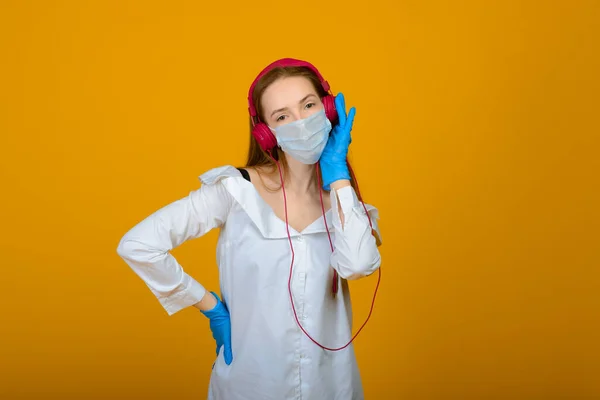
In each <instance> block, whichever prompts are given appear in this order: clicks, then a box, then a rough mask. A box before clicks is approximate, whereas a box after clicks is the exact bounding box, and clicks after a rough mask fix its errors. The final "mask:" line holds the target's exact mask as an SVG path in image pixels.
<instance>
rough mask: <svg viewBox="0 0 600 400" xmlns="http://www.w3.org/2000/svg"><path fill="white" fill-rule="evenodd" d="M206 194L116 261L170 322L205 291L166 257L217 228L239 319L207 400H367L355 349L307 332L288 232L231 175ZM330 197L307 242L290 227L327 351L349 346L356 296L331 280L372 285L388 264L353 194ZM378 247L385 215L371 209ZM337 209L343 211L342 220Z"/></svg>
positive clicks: (299, 272) (312, 323) (303, 292)
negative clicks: (354, 278) (363, 278)
mask: <svg viewBox="0 0 600 400" xmlns="http://www.w3.org/2000/svg"><path fill="white" fill-rule="evenodd" d="M200 181H201V182H202V185H201V187H200V188H199V189H197V190H194V191H192V192H190V194H189V195H188V196H187V197H185V198H182V199H180V200H178V201H175V202H173V203H171V204H169V205H167V206H165V207H163V208H161V209H160V210H158V211H156V212H155V213H153V214H152V215H150V216H149V217H147V218H146V219H144V220H143V221H142V222H140V223H139V224H137V225H136V226H135V227H133V228H132V229H131V230H130V231H129V232H127V234H126V235H125V236H124V237H123V238H122V239H121V242H120V243H119V246H118V249H117V252H118V254H119V255H120V256H121V257H122V258H123V259H124V260H125V262H126V263H127V264H128V265H129V266H130V267H131V268H132V269H133V271H135V273H136V274H137V275H138V276H139V277H140V278H141V279H142V280H143V281H144V282H145V283H146V285H147V286H148V287H149V288H150V290H151V291H152V293H154V295H155V296H156V297H157V299H158V300H159V302H160V303H161V304H162V306H163V307H164V309H165V310H166V312H167V313H168V314H169V315H172V314H174V313H175V312H177V311H179V310H181V309H183V308H185V307H188V306H190V305H192V304H195V303H197V302H198V301H200V300H201V299H202V297H203V296H204V294H205V293H206V289H205V288H204V287H203V286H202V285H201V284H200V283H199V282H198V281H196V280H195V279H194V278H192V277H191V276H190V275H188V274H187V273H186V272H185V271H184V270H183V268H182V267H181V265H180V264H179V263H178V262H177V260H176V259H175V258H174V257H173V256H172V255H171V254H170V253H169V251H170V250H172V249H173V248H175V247H177V246H179V245H181V244H182V243H184V242H185V241H187V240H190V239H194V238H197V237H200V236H202V235H204V234H205V233H207V232H208V231H209V230H211V229H213V228H217V227H219V228H220V234H219V239H218V243H217V263H218V268H219V280H220V289H221V297H222V301H223V303H225V304H226V305H227V308H228V309H229V313H230V318H231V343H232V353H233V362H232V363H231V364H230V365H227V364H226V363H225V360H224V357H223V348H222V347H221V350H220V352H219V355H218V356H217V360H216V361H215V364H214V367H213V370H212V373H211V378H210V385H209V389H208V399H209V400H242V399H243V400H254V399H256V400H259V399H260V400H264V399H273V400H283V399H302V400H323V399H327V400H334V399H337V400H358V399H363V398H364V395H363V389H362V383H361V379H360V375H359V371H358V366H357V363H356V358H355V354H354V349H353V346H352V345H350V346H348V347H346V348H345V349H343V350H340V351H335V352H331V351H326V350H323V349H322V348H320V347H319V346H317V345H316V344H314V343H313V342H312V341H311V340H310V339H309V338H307V337H306V335H305V334H304V333H303V332H302V331H301V330H300V328H299V327H298V325H297V323H296V320H295V318H294V315H293V312H292V308H291V304H290V297H289V292H288V279H289V273H290V263H291V250H290V244H289V239H288V236H287V231H286V223H285V221H283V220H281V219H280V218H279V217H277V216H276V215H275V213H274V212H273V209H272V208H271V207H270V206H269V205H268V204H267V203H266V202H265V201H264V199H263V198H262V197H261V196H260V194H259V193H258V191H257V190H256V188H255V187H254V185H253V184H252V183H251V182H249V181H247V180H246V179H244V177H243V176H242V175H241V173H240V172H239V170H237V169H236V168H235V167H233V166H229V165H226V166H222V167H219V168H214V169H212V170H210V171H208V172H206V173H204V174H203V175H201V176H200ZM337 195H338V197H339V202H340V205H341V209H342V212H343V214H344V226H343V227H342V223H341V220H340V216H339V214H338V212H337V210H338V202H337V199H336V196H335V193H334V191H333V190H332V191H331V192H330V198H331V209H330V210H328V211H327V212H326V213H325V215H326V217H327V222H328V226H329V231H330V234H331V240H332V242H333V245H334V251H333V252H332V251H331V247H330V243H329V239H328V238H327V231H326V228H325V223H324V221H323V217H322V216H321V217H319V218H318V219H317V220H315V221H314V222H313V223H312V224H310V225H309V226H308V227H306V228H305V229H304V230H303V231H302V232H297V231H296V230H294V229H293V228H292V227H289V232H290V236H291V238H292V243H293V246H294V253H295V260H294V266H293V276H292V293H293V297H294V304H295V308H296V312H297V314H298V318H299V320H300V322H301V323H302V326H303V327H304V329H305V330H306V331H307V332H308V333H309V334H310V335H311V336H312V337H313V338H314V339H315V340H316V341H317V342H319V343H321V344H322V345H323V346H326V347H330V348H337V347H341V346H343V345H345V344H346V343H347V342H348V341H349V340H350V338H351V336H352V310H351V304H350V293H349V290H348V284H347V281H346V280H345V279H343V280H341V283H340V285H339V291H338V294H337V296H336V297H333V296H332V295H331V283H332V279H333V270H332V268H331V267H333V268H335V269H336V270H337V271H338V274H339V275H340V277H342V278H347V277H349V276H350V275H353V274H359V275H369V274H371V273H373V272H374V271H375V270H376V269H377V268H379V265H380V263H381V257H380V254H379V251H378V248H377V243H376V240H375V237H374V236H373V234H372V231H371V226H370V225H369V221H368V219H367V215H366V213H365V211H364V208H363V205H362V203H360V201H359V200H358V198H357V196H356V193H355V192H354V189H353V188H352V187H351V186H347V187H344V188H342V189H339V190H337ZM365 206H366V208H367V210H368V211H369V216H370V217H371V221H372V224H373V229H374V230H375V233H376V235H377V236H378V241H380V236H379V235H380V233H379V229H378V227H377V219H378V212H377V209H376V208H374V207H373V206H371V205H368V204H365ZM332 210H335V212H333V211H332Z"/></svg>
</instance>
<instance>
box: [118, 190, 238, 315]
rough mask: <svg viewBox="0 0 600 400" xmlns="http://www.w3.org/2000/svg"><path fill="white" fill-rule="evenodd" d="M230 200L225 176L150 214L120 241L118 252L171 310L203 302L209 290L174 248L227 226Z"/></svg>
mask: <svg viewBox="0 0 600 400" xmlns="http://www.w3.org/2000/svg"><path fill="white" fill-rule="evenodd" d="M231 204H232V200H231V196H230V195H229V193H228V192H227V190H226V189H225V187H224V186H223V184H222V183H221V181H216V182H214V183H210V184H203V185H202V186H201V187H200V188H199V189H197V190H194V191H192V192H190V193H189V195H188V196H186V197H184V198H182V199H179V200H177V201H175V202H173V203H171V204H168V205H166V206H164V207H163V208H161V209H159V210H158V211H156V212H154V213H153V214H151V215H150V216H148V217H146V218H145V219H144V220H143V221H141V222H139V223H138V224H137V225H135V226H134V227H133V228H132V229H131V230H130V231H129V232H127V233H126V234H125V236H123V238H122V239H121V241H120V242H119V245H118V247H117V253H118V254H119V256H121V257H122V258H123V260H124V261H125V262H126V263H127V264H128V265H129V266H130V267H131V269H133V271H134V272H135V273H136V274H137V275H138V276H139V277H140V278H141V279H142V280H143V281H144V283H145V284H146V285H147V286H148V287H149V288H150V290H151V291H152V293H153V294H154V295H155V296H156V298H157V299H158V301H159V302H160V304H161V305H162V306H163V308H164V309H165V311H166V312H167V313H168V314H169V315H172V314H174V313H176V312H177V311H179V310H181V309H183V308H185V307H188V306H191V305H193V304H195V303H197V302H199V301H200V300H201V299H202V297H204V294H205V293H206V289H205V288H204V287H203V286H202V285H201V284H200V283H198V282H197V281H196V280H195V279H194V278H192V277H191V276H190V275H188V274H187V273H186V272H185V271H184V270H183V268H182V267H181V265H180V264H179V263H178V262H177V260H176V259H175V257H173V256H172V255H171V254H170V251H171V250H172V249H174V248H176V247H177V246H179V245H181V244H182V243H184V242H185V241H187V240H191V239H195V238H198V237H200V236H202V235H204V234H205V233H207V232H208V231H210V230H211V229H213V228H216V227H220V226H222V225H223V224H224V223H225V221H226V219H227V215H228V213H229V210H230V208H231Z"/></svg>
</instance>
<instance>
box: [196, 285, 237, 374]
mask: <svg viewBox="0 0 600 400" xmlns="http://www.w3.org/2000/svg"><path fill="white" fill-rule="evenodd" d="M211 293H212V294H213V295H214V296H215V300H216V305H215V306H214V307H213V308H212V309H210V310H202V309H200V312H201V313H202V314H204V315H205V316H206V317H207V318H208V319H209V321H210V330H211V331H212V335H213V338H214V339H215V341H216V342H217V355H219V349H220V348H221V346H224V351H223V355H224V357H225V363H226V364H227V365H229V364H231V362H232V361H233V354H232V352H231V321H230V319H229V310H227V307H226V306H225V304H223V303H222V302H221V299H219V296H217V294H216V293H215V292H211ZM207 295H208V293H207ZM205 297H206V296H205ZM203 300H204V299H203Z"/></svg>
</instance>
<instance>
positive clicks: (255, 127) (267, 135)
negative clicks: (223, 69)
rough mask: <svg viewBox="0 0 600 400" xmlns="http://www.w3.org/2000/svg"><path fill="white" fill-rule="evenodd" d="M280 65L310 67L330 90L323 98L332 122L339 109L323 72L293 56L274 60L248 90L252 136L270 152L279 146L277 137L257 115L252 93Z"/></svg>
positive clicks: (326, 89)
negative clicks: (264, 77)
mask: <svg viewBox="0 0 600 400" xmlns="http://www.w3.org/2000/svg"><path fill="white" fill-rule="evenodd" d="M278 67H308V68H310V70H311V71H313V72H314V73H315V74H316V75H317V77H318V78H319V80H320V81H321V86H322V87H323V90H325V91H326V92H328V93H329V94H328V95H326V96H324V97H323V98H321V101H322V102H323V106H324V108H325V115H326V116H327V119H329V120H330V121H331V123H332V124H333V123H335V122H336V120H337V111H336V109H335V99H334V97H333V95H332V94H331V92H330V91H329V83H327V81H326V80H325V79H323V76H322V75H321V73H320V72H319V71H318V70H317V68H315V66H314V65H312V64H311V63H309V62H306V61H302V60H296V59H293V58H282V59H280V60H277V61H274V62H272V63H271V64H269V65H267V66H266V67H265V69H263V70H262V71H261V73H260V74H258V76H257V77H256V79H255V80H254V82H252V86H250V90H249V91H248V112H249V113H250V118H251V120H252V136H254V138H255V139H256V141H257V142H258V145H259V146H260V147H261V149H263V151H266V152H269V151H271V150H272V149H274V148H275V147H276V146H277V139H276V138H275V135H273V132H272V131H271V129H269V126H268V125H267V124H265V123H264V122H260V118H259V116H258V115H257V112H256V107H255V106H254V103H253V102H252V94H253V92H254V87H255V86H256V84H257V83H258V81H259V80H260V79H261V78H262V77H263V76H264V75H265V74H266V73H268V72H269V71H271V70H272V69H274V68H278Z"/></svg>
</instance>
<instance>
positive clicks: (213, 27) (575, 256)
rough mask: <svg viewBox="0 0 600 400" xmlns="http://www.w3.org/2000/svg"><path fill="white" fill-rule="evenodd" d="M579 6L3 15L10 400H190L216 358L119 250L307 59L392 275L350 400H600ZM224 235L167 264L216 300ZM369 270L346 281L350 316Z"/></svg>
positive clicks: (141, 7) (589, 129)
mask: <svg viewBox="0 0 600 400" xmlns="http://www.w3.org/2000/svg"><path fill="white" fill-rule="evenodd" d="M598 21H600V6H599V4H598V2H595V1H587V2H586V1H562V2H561V1H551V2H548V1H520V2H519V1H505V2H500V1H497V2H487V1H479V2H476V1H468V2H450V1H448V2H444V1H392V0H389V1H380V0H372V1H366V2H362V1H360V2H359V1H357V2H356V3H354V4H351V3H350V2H344V1H322V2H315V1H312V2H282V1H273V2H270V1H260V2H251V1H248V2H247V1H240V2H239V4H232V3H231V2H224V1H223V2H214V3H210V4H205V2H202V1H186V2H179V1H172V2H158V1H152V2H150V1H95V2H91V1H70V2H66V1H6V0H5V1H3V2H2V4H1V6H0V51H1V53H0V54H1V57H2V58H1V63H0V64H1V65H0V135H1V136H0V138H1V139H0V140H1V141H0V149H1V150H0V166H1V175H0V178H1V182H0V184H1V187H2V196H1V197H0V199H1V200H0V201H1V207H0V221H1V224H2V229H1V232H0V235H1V237H0V246H1V247H0V250H1V259H0V260H1V261H0V263H1V264H0V265H1V267H2V269H1V274H0V282H1V284H0V291H1V293H2V302H1V305H0V320H1V323H0V335H1V337H0V340H1V341H0V398H2V399H16V398H20V399H26V398H32V399H33V398H39V399H42V398H48V399H50V398H53V399H54V398H56V399H58V398H60V399H108V398H111V399H133V398H147V399H201V398H205V397H206V389H207V385H208V377H209V373H210V367H211V363H212V361H213V358H214V343H213V340H212V337H211V335H210V331H209V329H208V324H207V322H206V320H205V319H204V318H203V317H202V316H201V315H200V314H199V313H198V312H197V310H195V309H185V310H183V311H181V312H180V313H177V314H176V315H174V316H173V317H170V318H169V317H168V316H167V314H166V313H165V312H164V311H163V309H162V308H161V307H160V305H159V303H158V302H157V300H156V299H155V298H154V297H153V296H152V294H151V293H150V291H149V290H148V289H147V288H146V287H145V285H144V284H143V283H142V281H141V280H139V278H137V276H135V275H134V274H133V272H132V271H131V270H130V269H129V268H128V267H127V265H126V264H125V263H124V262H123V261H122V260H121V259H120V258H119V257H118V256H117V254H116V246H117V244H118V241H119V239H120V238H121V236H122V235H123V234H124V233H125V232H126V231H127V230H128V229H129V228H130V227H132V226H133V225H134V224H135V223H137V222H138V221H140V220H141V219H142V218H144V217H145V216H146V215H148V214H149V213H151V212H153V211H154V210H156V209H157V208H159V207H161V206H163V205H165V204H167V203H169V202H171V201H174V200H176V199H178V198H180V197H183V196H185V195H186V194H187V193H188V192H189V191H190V190H193V189H195V188H197V187H198V186H199V181H198V180H197V176H198V175H200V174H201V173H202V172H204V171H206V170H208V169H210V168H213V167H216V166H219V165H224V164H235V165H239V164H242V163H243V162H244V159H245V158H244V157H245V155H246V151H247V144H248V138H249V133H248V130H247V124H248V120H247V111H246V92H247V88H248V86H249V84H250V83H251V81H252V79H253V78H254V76H255V75H256V74H257V73H258V71H259V70H260V69H261V68H262V67H264V66H265V65H266V64H268V63H269V62H271V61H273V60H274V59H276V58H279V57H295V58H302V59H307V60H310V61H311V62H313V63H314V64H316V65H317V66H318V68H319V69H320V70H321V72H322V73H323V74H324V75H325V76H326V78H327V79H328V80H329V82H330V83H331V85H332V88H333V90H334V91H335V92H337V91H343V92H344V94H345V96H346V100H347V104H348V105H349V106H351V105H354V106H356V108H357V116H356V120H355V125H354V131H353V143H352V146H351V159H352V161H353V163H354V166H355V168H356V171H357V173H358V177H359V182H360V185H361V189H362V192H363V194H364V196H365V197H366V200H367V201H368V202H369V203H372V204H374V205H376V206H377V207H378V208H379V209H380V213H381V221H380V222H381V229H382V235H383V241H384V243H383V246H382V247H381V252H382V256H383V266H382V272H383V281H382V285H381V288H380V294H379V296H378V302H377V305H376V309H375V312H374V315H373V317H372V320H371V322H370V323H369V324H368V325H367V327H366V328H365V330H364V331H363V333H362V334H361V335H360V336H359V337H358V339H357V342H356V349H357V350H356V351H357V354H358V358H359V365H360V368H361V372H362V376H363V379H364V386H365V392H366V398H367V399H369V400H372V399H527V400H532V399H558V398H561V399H584V398H585V399H598V398H600V346H599V344H598V338H599V337H600V336H599V335H600V322H599V308H600V298H599V297H600V294H599V293H600V277H599V273H598V268H599V264H600V255H599V253H600V250H599V248H600V237H599V228H600V224H599V220H600V215H599V214H600V211H599V207H598V204H600V201H599V200H600V198H599V197H600V196H599V191H598V187H599V177H598V176H599V172H600V162H599V152H598V150H599V149H598V144H599V143H598V142H599V140H598V136H599V132H600V127H599V123H598V120H599V118H598V117H599V111H598V110H599V109H600V104H599V100H598V98H599V93H600V79H599V78H598V75H599V74H598V71H600V62H599V54H600V51H599V50H600V49H599V48H598V38H599V37H600V35H599V34H600V29H599V22H598ZM215 243H216V232H211V233H210V234H209V235H207V236H206V237H204V238H203V239H199V240H196V241H193V242H190V243H187V244H185V245H184V246H182V247H180V248H178V249H176V250H175V252H174V254H175V256H176V257H177V259H178V260H179V261H180V262H181V263H182V264H183V265H184V267H185V268H186V270H187V271H189V273H191V274H192V275H193V276H194V277H196V278H197V279H198V280H199V281H201V282H202V283H203V284H204V285H206V286H207V287H208V288H212V289H216V288H217V277H216V266H215V255H214V246H215ZM375 281H376V280H375V276H373V277H371V278H369V279H365V280H362V281H359V282H353V283H352V284H351V288H352V290H353V291H354V304H355V316H356V323H357V324H358V323H360V322H362V320H363V319H364V317H365V316H366V314H367V311H368V306H369V302H370V296H371V293H372V290H373V288H374V285H375Z"/></svg>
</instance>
